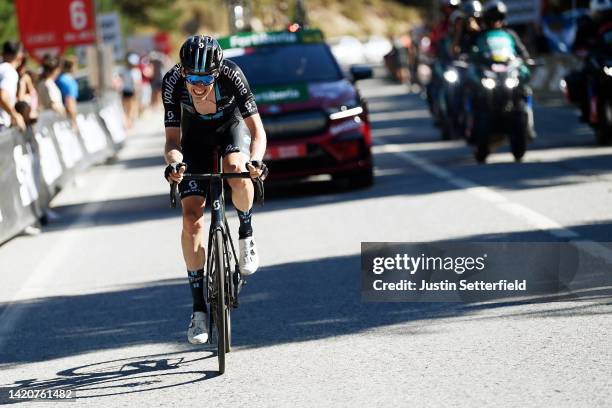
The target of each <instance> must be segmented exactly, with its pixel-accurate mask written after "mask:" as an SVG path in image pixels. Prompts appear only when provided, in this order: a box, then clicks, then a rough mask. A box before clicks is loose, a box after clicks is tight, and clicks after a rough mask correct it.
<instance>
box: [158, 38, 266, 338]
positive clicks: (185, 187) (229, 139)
mask: <svg viewBox="0 0 612 408" xmlns="http://www.w3.org/2000/svg"><path fill="white" fill-rule="evenodd" d="M162 99H163V103H164V110H165V113H164V115H165V116H164V122H165V128H166V146H165V152H164V153H165V154H164V155H165V159H166V162H167V164H168V166H167V167H166V169H165V172H164V175H165V177H166V179H167V180H168V181H174V182H176V183H180V184H179V194H180V197H181V204H182V208H183V210H182V211H183V230H182V234H181V244H182V249H183V257H184V259H185V264H186V267H187V274H188V278H189V284H190V287H191V295H192V298H193V313H192V315H191V322H190V324H189V328H188V330H187V339H188V341H189V342H190V343H192V344H201V343H204V342H206V341H207V339H208V332H207V324H206V312H207V311H206V305H205V301H204V295H203V290H202V289H203V284H204V283H203V282H204V281H203V278H204V264H205V260H206V254H205V251H204V218H203V215H204V203H205V200H206V192H207V191H208V183H207V182H203V181H196V180H189V182H181V181H182V179H183V174H184V172H185V170H186V169H189V171H190V172H191V173H210V172H211V171H212V170H213V151H214V150H215V149H216V148H219V152H220V154H221V155H222V157H223V171H224V172H234V173H236V172H244V171H249V172H250V173H251V177H252V178H253V179H256V178H258V177H259V178H261V179H264V178H265V177H266V175H267V168H266V166H265V164H264V163H263V162H262V159H263V156H264V152H265V150H266V133H265V131H264V128H263V125H262V122H261V118H260V116H259V114H258V111H257V105H256V104H255V99H254V97H253V94H252V93H251V90H250V87H249V84H248V82H247V80H246V78H245V77H244V74H243V73H242V71H241V70H240V68H239V67H238V66H237V65H236V64H235V63H234V62H232V61H231V60H228V59H223V50H222V48H221V47H220V46H219V43H218V42H217V40H215V39H214V38H212V37H210V36H205V35H195V36H191V37H189V38H188V39H187V40H186V41H185V42H184V43H183V45H182V46H181V49H180V63H179V64H176V65H175V66H174V67H172V68H171V69H170V71H168V72H167V73H166V75H165V76H164V78H163V82H162ZM228 182H229V184H230V187H231V189H232V202H233V204H234V207H235V208H236V210H237V212H238V218H239V221H240V227H239V229H238V234H239V260H238V264H239V266H240V273H241V274H242V275H243V276H247V275H250V274H252V273H254V272H255V271H256V270H257V268H258V266H259V254H258V252H257V246H256V245H255V240H254V238H253V227H252V224H251V208H252V205H253V195H254V187H253V183H252V181H251V180H249V179H231V180H228Z"/></svg>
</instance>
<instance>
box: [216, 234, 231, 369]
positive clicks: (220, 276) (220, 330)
mask: <svg viewBox="0 0 612 408" xmlns="http://www.w3.org/2000/svg"><path fill="white" fill-rule="evenodd" d="M214 237H215V243H214V245H213V250H214V251H215V254H214V268H215V269H214V273H215V277H216V285H215V290H216V291H217V296H216V299H215V303H216V304H215V320H216V321H217V359H218V360H219V374H223V373H225V353H226V351H227V344H228V343H227V317H228V316H227V314H226V312H225V310H226V308H227V306H226V304H225V256H224V255H223V233H222V232H221V230H217V231H215V235H214Z"/></svg>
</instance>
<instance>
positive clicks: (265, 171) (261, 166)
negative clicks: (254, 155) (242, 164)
mask: <svg viewBox="0 0 612 408" xmlns="http://www.w3.org/2000/svg"><path fill="white" fill-rule="evenodd" d="M248 164H250V165H251V166H253V167H255V168H256V169H260V170H262V173H261V177H260V178H261V180H262V181H263V180H265V179H266V177H268V173H269V172H270V171H269V170H268V166H266V163H264V162H263V161H261V160H251V161H250V162H249V163H248Z"/></svg>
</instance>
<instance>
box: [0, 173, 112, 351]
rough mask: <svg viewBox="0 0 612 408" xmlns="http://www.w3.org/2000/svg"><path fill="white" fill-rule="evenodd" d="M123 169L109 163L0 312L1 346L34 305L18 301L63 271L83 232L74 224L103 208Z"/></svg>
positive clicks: (33, 293)
mask: <svg viewBox="0 0 612 408" xmlns="http://www.w3.org/2000/svg"><path fill="white" fill-rule="evenodd" d="M121 173H122V170H121V169H118V168H112V167H109V170H108V172H107V173H106V177H105V179H104V181H103V182H102V183H100V184H98V186H97V188H96V189H95V190H94V191H93V192H92V193H91V194H90V196H89V199H88V201H89V203H88V204H87V205H85V206H84V207H83V208H82V209H81V210H80V212H79V216H78V217H77V218H76V219H75V220H74V221H72V222H71V223H70V224H69V225H67V226H66V228H65V231H63V232H62V233H61V235H60V237H59V238H58V239H57V240H56V241H55V242H54V243H53V245H52V246H51V247H50V248H48V250H47V253H46V255H45V256H44V257H43V258H41V259H40V260H39V262H38V265H37V267H36V269H34V271H32V273H31V274H30V276H29V277H28V279H27V280H26V281H25V282H24V284H23V285H22V286H21V289H19V290H18V291H17V292H16V293H15V294H14V295H13V297H12V298H11V299H10V300H9V301H8V302H7V303H8V305H7V307H6V309H5V310H4V312H2V315H0V348H2V347H3V346H4V343H5V342H6V340H7V339H8V336H10V334H11V333H12V331H13V329H14V328H15V326H16V325H17V323H18V322H19V320H20V319H21V318H22V317H23V316H24V315H25V313H26V312H27V310H28V309H29V307H30V304H29V303H23V304H20V303H18V302H20V301H23V300H26V299H32V298H33V297H35V296H36V295H37V294H40V289H39V288H44V287H45V284H46V283H47V282H49V281H50V280H51V279H53V276H54V275H55V273H59V271H60V268H61V266H62V265H64V264H65V263H66V262H69V258H70V252H71V251H72V249H73V248H74V244H75V243H76V242H77V240H79V239H81V234H82V231H80V230H73V231H71V227H73V226H75V225H82V224H84V223H85V222H87V220H88V219H89V218H90V217H91V216H92V214H95V213H96V212H97V211H99V209H100V207H101V206H102V204H103V201H104V200H105V197H107V196H108V194H109V193H110V192H111V190H112V189H113V188H114V187H115V186H116V185H117V183H119V180H120V176H121Z"/></svg>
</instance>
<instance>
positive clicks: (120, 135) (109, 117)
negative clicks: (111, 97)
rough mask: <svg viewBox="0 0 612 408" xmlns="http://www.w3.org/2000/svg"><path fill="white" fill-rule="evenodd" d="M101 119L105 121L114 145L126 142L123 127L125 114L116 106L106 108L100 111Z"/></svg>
mask: <svg viewBox="0 0 612 408" xmlns="http://www.w3.org/2000/svg"><path fill="white" fill-rule="evenodd" d="M100 117H101V118H102V119H103V120H104V123H105V124H106V127H108V131H109V132H110V134H111V137H112V139H113V142H114V143H121V142H123V141H124V140H125V137H126V134H125V129H124V127H123V113H122V112H121V110H120V109H119V107H118V106H117V105H116V104H113V105H109V106H105V107H104V108H102V109H101V110H100Z"/></svg>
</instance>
